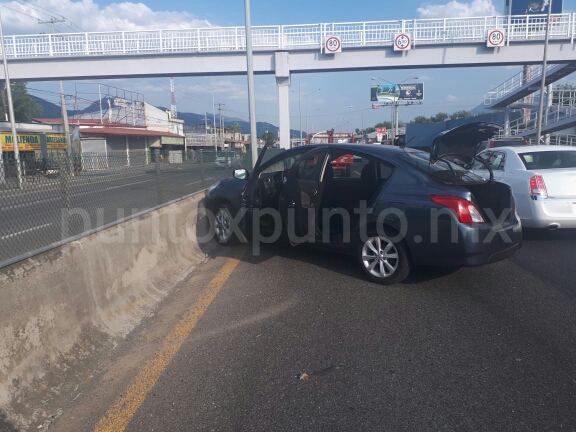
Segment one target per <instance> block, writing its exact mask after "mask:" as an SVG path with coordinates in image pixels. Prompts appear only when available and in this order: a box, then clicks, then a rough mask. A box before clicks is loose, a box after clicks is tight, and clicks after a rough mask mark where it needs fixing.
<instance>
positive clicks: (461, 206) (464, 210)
mask: <svg viewBox="0 0 576 432" xmlns="http://www.w3.org/2000/svg"><path fill="white" fill-rule="evenodd" d="M430 199H431V200H432V201H434V202H435V203H436V204H440V205H441V206H444V207H448V208H449V209H450V210H452V211H453V212H454V213H455V214H456V217H458V221H459V222H462V223H484V218H483V217H482V215H481V214H480V211H479V210H478V208H477V207H476V206H475V205H474V203H472V202H471V201H468V200H467V199H464V198H461V197H457V196H444V195H430Z"/></svg>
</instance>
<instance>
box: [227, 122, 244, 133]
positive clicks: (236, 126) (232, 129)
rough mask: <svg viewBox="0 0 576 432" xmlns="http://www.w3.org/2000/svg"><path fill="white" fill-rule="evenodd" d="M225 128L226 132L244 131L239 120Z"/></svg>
mask: <svg viewBox="0 0 576 432" xmlns="http://www.w3.org/2000/svg"><path fill="white" fill-rule="evenodd" d="M224 129H225V130H226V132H232V133H240V132H242V126H240V125H239V124H238V122H236V123H234V124H233V125H228V126H226V127H225V128H224Z"/></svg>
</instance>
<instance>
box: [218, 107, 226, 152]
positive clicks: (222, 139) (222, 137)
mask: <svg viewBox="0 0 576 432" xmlns="http://www.w3.org/2000/svg"><path fill="white" fill-rule="evenodd" d="M223 106H226V104H223V103H219V104H218V118H219V120H220V142H221V143H222V148H224V124H225V123H224V114H223V112H224V108H222V107H223Z"/></svg>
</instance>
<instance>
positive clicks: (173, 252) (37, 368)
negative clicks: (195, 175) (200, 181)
mask: <svg viewBox="0 0 576 432" xmlns="http://www.w3.org/2000/svg"><path fill="white" fill-rule="evenodd" d="M203 196H204V194H203V193H198V194H196V195H193V196H191V197H188V198H186V199H183V200H181V201H178V202H176V203H173V204H171V205H168V206H166V207H163V208H160V209H158V210H155V211H153V212H150V213H147V214H145V215H142V216H139V217H137V218H134V219H131V220H128V221H126V222H123V223H121V224H119V225H116V226H113V227H110V228H107V229H105V230H103V231H100V232H98V233H95V234H92V235H89V236H87V237H84V238H81V239H78V240H76V241H73V242H71V243H69V244H66V245H64V246H61V247H59V248H56V249H53V250H50V251H48V252H44V253H42V254H40V255H36V256H34V257H32V258H29V259H27V260H25V261H22V262H19V263H17V264H13V265H12V266H9V267H6V268H3V269H1V270H0V414H1V413H2V411H3V412H4V413H6V415H7V416H8V418H9V419H11V421H13V422H15V423H16V424H17V425H19V426H20V427H25V426H26V423H27V421H28V420H27V419H26V418H24V417H22V416H21V418H18V416H19V414H18V413H19V412H28V413H30V415H32V416H34V415H36V414H38V415H41V413H37V412H36V411H35V410H37V408H38V407H28V409H21V408H22V404H25V403H26V401H25V395H26V393H27V391H28V390H29V389H30V387H36V386H38V385H40V386H44V387H46V386H48V387H49V386H50V385H51V384H50V383H48V384H47V381H50V380H53V381H57V380H58V379H60V378H58V371H59V370H60V371H61V370H62V369H66V368H72V367H74V364H75V363H77V362H82V361H83V359H86V358H88V357H90V355H91V353H92V352H93V351H94V350H96V349H98V347H99V346H102V345H103V344H114V343H115V342H114V341H115V340H116V341H117V340H118V339H117V338H121V337H124V336H126V334H128V332H130V331H131V330H132V329H133V328H134V327H135V326H136V325H137V324H138V323H140V321H141V320H142V319H143V318H144V317H145V316H147V315H148V314H149V313H150V312H151V311H152V310H153V309H154V308H155V306H156V305H157V304H158V303H159V302H160V301H161V300H162V298H163V297H164V296H165V295H166V294H168V292H169V291H170V290H171V289H172V288H173V287H174V286H175V285H176V284H177V283H178V282H179V281H180V280H181V279H182V278H183V277H185V276H186V275H187V274H189V272H190V271H191V270H192V269H193V268H194V267H195V265H196V264H198V263H199V262H200V261H201V260H203V259H204V257H205V254H204V253H203V252H202V250H201V249H200V247H199V245H198V242H197V239H196V223H197V220H198V209H199V207H200V208H201V200H202V198H203ZM52 384H53V385H58V383H57V382H54V383H52ZM16 405H18V406H19V407H20V409H18V410H16V409H14V407H15V406H16ZM24 408H26V407H24ZM0 423H1V422H0ZM0 426H1V425H0ZM0 429H1V427H0Z"/></svg>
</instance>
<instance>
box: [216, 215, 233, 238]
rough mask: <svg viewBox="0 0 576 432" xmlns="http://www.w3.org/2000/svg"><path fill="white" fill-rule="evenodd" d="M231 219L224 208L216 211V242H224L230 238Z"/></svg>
mask: <svg viewBox="0 0 576 432" xmlns="http://www.w3.org/2000/svg"><path fill="white" fill-rule="evenodd" d="M231 221H232V218H231V216H230V213H229V212H228V210H227V209H226V208H220V209H218V212H216V224H215V231H216V237H217V238H218V241H221V242H224V241H226V240H228V238H229V237H230V225H231Z"/></svg>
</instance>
